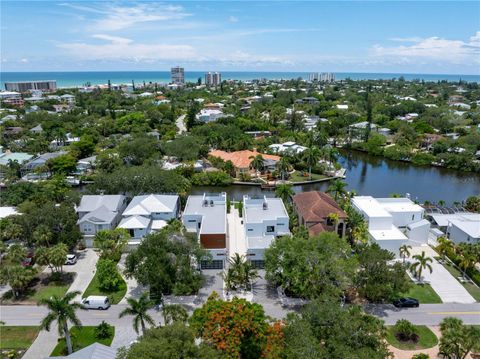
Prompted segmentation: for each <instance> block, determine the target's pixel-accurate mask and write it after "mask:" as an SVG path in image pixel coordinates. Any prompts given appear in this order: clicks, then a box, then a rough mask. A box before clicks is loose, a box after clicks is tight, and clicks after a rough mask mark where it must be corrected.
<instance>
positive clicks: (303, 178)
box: [288, 171, 326, 182]
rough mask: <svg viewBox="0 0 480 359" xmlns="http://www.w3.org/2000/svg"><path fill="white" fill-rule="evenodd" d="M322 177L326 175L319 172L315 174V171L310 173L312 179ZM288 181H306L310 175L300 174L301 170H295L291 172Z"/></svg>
mask: <svg viewBox="0 0 480 359" xmlns="http://www.w3.org/2000/svg"><path fill="white" fill-rule="evenodd" d="M322 178H326V176H324V175H319V174H316V173H312V180H313V181H314V180H318V179H322ZM288 180H289V181H292V182H307V181H310V176H308V175H307V176H302V172H300V171H295V172H294V173H292V175H291V176H290V177H289V178H288Z"/></svg>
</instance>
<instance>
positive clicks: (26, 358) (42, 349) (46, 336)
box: [22, 324, 58, 359]
mask: <svg viewBox="0 0 480 359" xmlns="http://www.w3.org/2000/svg"><path fill="white" fill-rule="evenodd" d="M57 343H58V329H57V325H56V324H53V325H52V326H51V327H50V331H49V332H47V331H46V330H42V331H40V333H38V337H37V339H35V341H34V342H33V343H32V345H31V346H30V348H28V350H27V351H26V353H25V354H24V355H23V357H22V359H43V358H47V357H49V356H50V354H51V353H52V351H53V349H55V346H56V345H57Z"/></svg>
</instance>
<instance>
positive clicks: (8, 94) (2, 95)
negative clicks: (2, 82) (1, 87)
mask: <svg viewBox="0 0 480 359" xmlns="http://www.w3.org/2000/svg"><path fill="white" fill-rule="evenodd" d="M20 98H22V97H21V95H20V93H18V92H15V91H0V100H7V99H20Z"/></svg>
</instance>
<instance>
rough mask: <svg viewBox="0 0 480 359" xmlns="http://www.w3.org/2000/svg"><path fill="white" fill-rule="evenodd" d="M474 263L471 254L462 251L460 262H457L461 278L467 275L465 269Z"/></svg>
mask: <svg viewBox="0 0 480 359" xmlns="http://www.w3.org/2000/svg"><path fill="white" fill-rule="evenodd" d="M474 264H475V260H474V259H473V257H472V256H470V255H468V254H467V253H464V254H463V255H462V256H461V257H460V262H459V263H458V266H459V267H460V269H461V270H462V277H463V279H465V278H466V277H467V270H468V269H470V268H472V267H473V265H474Z"/></svg>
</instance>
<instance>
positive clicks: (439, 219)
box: [428, 212, 480, 227]
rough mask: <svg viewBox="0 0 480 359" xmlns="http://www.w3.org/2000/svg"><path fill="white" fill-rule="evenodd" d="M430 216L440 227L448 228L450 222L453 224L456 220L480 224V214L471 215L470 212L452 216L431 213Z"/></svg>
mask: <svg viewBox="0 0 480 359" xmlns="http://www.w3.org/2000/svg"><path fill="white" fill-rule="evenodd" d="M428 215H429V216H431V217H432V218H433V220H434V221H435V222H436V223H437V224H438V225H439V226H440V227H446V226H448V222H451V221H453V220H456V219H466V220H476V221H478V222H480V214H478V213H470V212H458V213H452V214H442V213H429V214H428Z"/></svg>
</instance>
